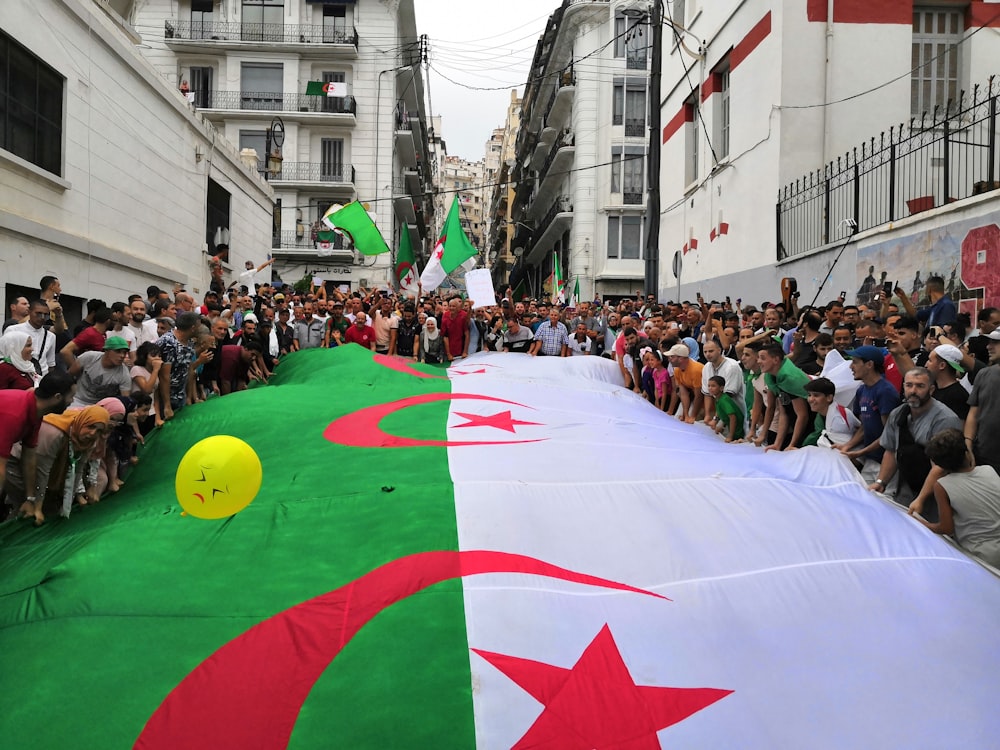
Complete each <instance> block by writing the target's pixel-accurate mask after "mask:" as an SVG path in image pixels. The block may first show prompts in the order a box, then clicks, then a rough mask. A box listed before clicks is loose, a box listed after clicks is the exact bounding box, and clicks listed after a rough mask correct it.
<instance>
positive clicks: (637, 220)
mask: <svg viewBox="0 0 1000 750" xmlns="http://www.w3.org/2000/svg"><path fill="white" fill-rule="evenodd" d="M608 257H609V258H613V259H621V260H640V259H641V258H642V217H641V216H609V217H608Z"/></svg>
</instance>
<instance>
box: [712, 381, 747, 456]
mask: <svg viewBox="0 0 1000 750" xmlns="http://www.w3.org/2000/svg"><path fill="white" fill-rule="evenodd" d="M725 387H726V379H725V378H724V377H722V376H721V375H713V376H712V377H710V378H709V379H708V393H709V395H710V396H711V397H712V398H714V399H715V417H713V418H712V420H711V421H710V422H709V423H708V426H709V427H712V428H714V429H715V432H716V433H717V434H720V435H723V436H725V438H726V442H727V443H731V442H733V441H734V440H741V439H742V438H743V434H744V433H743V421H744V420H743V412H742V411H741V410H740V407H739V406H737V405H736V402H735V401H733V397H732V396H730V395H729V394H728V393H726V392H725V390H724V389H725Z"/></svg>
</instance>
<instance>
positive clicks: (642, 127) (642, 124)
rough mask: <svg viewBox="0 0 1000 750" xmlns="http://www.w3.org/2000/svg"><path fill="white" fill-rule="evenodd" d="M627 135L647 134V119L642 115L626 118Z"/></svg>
mask: <svg viewBox="0 0 1000 750" xmlns="http://www.w3.org/2000/svg"><path fill="white" fill-rule="evenodd" d="M625 135H626V136H628V137H633V136H644V135H646V120H645V119H643V118H642V117H627V118H625Z"/></svg>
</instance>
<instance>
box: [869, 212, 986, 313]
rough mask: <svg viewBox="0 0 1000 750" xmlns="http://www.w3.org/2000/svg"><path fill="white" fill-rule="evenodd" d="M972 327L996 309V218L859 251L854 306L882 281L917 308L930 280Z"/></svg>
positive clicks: (924, 298) (924, 301) (962, 223)
mask: <svg viewBox="0 0 1000 750" xmlns="http://www.w3.org/2000/svg"><path fill="white" fill-rule="evenodd" d="M935 275H936V276H941V277H942V278H944V283H945V291H946V293H947V294H948V296H949V297H951V299H953V300H954V301H955V303H956V304H957V305H958V308H959V311H960V312H964V313H968V314H969V316H970V317H971V319H972V321H973V323H975V320H976V314H977V313H978V312H979V311H980V310H981V309H983V308H984V307H1000V226H998V224H997V220H996V215H995V214H994V215H991V216H982V217H979V218H976V219H968V220H966V221H959V222H954V223H952V224H946V225H944V226H940V227H935V228H933V229H929V230H927V231H924V232H918V233H917V234H911V235H906V236H902V237H896V238H893V239H891V240H886V241H884V242H878V243H876V244H874V245H869V246H867V247H862V248H859V249H858V262H857V279H858V288H857V304H859V305H861V304H865V305H871V304H872V297H873V295H874V294H875V292H876V291H878V289H879V288H880V287H881V285H882V284H884V283H885V282H887V281H889V282H894V283H896V282H898V285H899V286H900V287H902V288H903V289H904V290H906V292H907V293H908V294H909V295H910V299H911V300H912V301H913V304H914V305H916V306H917V307H923V306H926V305H929V304H930V301H929V300H928V299H927V294H926V292H925V290H924V284H925V283H926V281H927V277H928V276H935Z"/></svg>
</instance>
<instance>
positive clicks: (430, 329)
mask: <svg viewBox="0 0 1000 750" xmlns="http://www.w3.org/2000/svg"><path fill="white" fill-rule="evenodd" d="M444 358H445V354H444V339H443V338H441V331H440V330H438V327H437V319H436V318H434V317H433V316H428V317H427V322H426V323H424V330H423V332H422V333H421V334H420V361H421V362H426V363H427V364H429V365H430V364H439V363H441V362H443V361H444Z"/></svg>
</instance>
